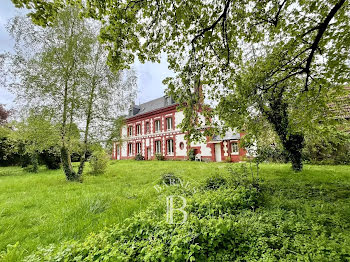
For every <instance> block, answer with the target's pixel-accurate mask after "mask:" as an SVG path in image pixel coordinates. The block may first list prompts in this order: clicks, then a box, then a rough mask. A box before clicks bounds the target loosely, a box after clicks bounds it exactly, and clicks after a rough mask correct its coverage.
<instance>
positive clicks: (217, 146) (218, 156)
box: [215, 143, 221, 162]
mask: <svg viewBox="0 0 350 262" xmlns="http://www.w3.org/2000/svg"><path fill="white" fill-rule="evenodd" d="M215 161H216V162H221V144H220V143H217V144H215Z"/></svg>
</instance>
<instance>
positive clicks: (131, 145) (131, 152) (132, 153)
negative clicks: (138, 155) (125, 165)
mask: <svg viewBox="0 0 350 262" xmlns="http://www.w3.org/2000/svg"><path fill="white" fill-rule="evenodd" d="M128 147H129V148H128V150H129V156H133V155H134V145H133V143H129V145H128Z"/></svg>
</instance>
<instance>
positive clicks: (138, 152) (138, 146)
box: [136, 142, 142, 154]
mask: <svg viewBox="0 0 350 262" xmlns="http://www.w3.org/2000/svg"><path fill="white" fill-rule="evenodd" d="M141 153H142V146H141V143H140V142H138V143H136V154H141Z"/></svg>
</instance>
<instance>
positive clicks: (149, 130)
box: [145, 121, 151, 134]
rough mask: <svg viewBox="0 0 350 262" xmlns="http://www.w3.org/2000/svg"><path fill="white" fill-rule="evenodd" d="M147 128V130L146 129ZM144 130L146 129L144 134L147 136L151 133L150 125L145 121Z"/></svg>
mask: <svg viewBox="0 0 350 262" xmlns="http://www.w3.org/2000/svg"><path fill="white" fill-rule="evenodd" d="M147 127H148V128H147ZM145 129H146V131H145V132H146V134H149V133H151V125H150V123H149V122H148V121H147V122H146V124H145Z"/></svg>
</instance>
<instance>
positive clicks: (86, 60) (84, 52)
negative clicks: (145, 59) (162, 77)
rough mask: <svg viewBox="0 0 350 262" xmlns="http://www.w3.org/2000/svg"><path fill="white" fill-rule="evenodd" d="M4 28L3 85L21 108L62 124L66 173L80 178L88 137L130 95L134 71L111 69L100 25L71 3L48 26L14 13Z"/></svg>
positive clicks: (109, 119)
mask: <svg viewBox="0 0 350 262" xmlns="http://www.w3.org/2000/svg"><path fill="white" fill-rule="evenodd" d="M8 29H9V32H10V33H11V35H12V36H13V37H14V39H15V42H16V44H15V48H14V49H15V54H13V55H11V56H10V58H9V59H10V60H11V65H10V66H9V67H8V68H9V69H10V72H9V73H11V75H12V77H11V81H10V82H8V84H7V86H8V88H9V90H10V91H13V92H15V93H16V95H17V105H21V108H22V109H25V110H28V109H29V108H30V109H38V110H40V109H42V108H45V109H47V110H51V112H52V116H53V121H54V122H56V123H59V124H60V136H61V139H60V140H61V142H60V143H61V144H60V147H61V149H60V151H61V160H62V165H63V170H64V173H65V175H66V178H67V180H69V181H81V179H82V174H83V170H84V164H85V162H86V151H87V148H88V144H89V142H90V139H91V138H92V137H93V134H94V133H95V134H96V133H100V134H101V133H102V134H103V128H104V127H105V126H107V125H108V123H109V122H112V121H113V119H115V118H116V117H117V116H118V114H120V113H121V112H123V110H124V109H125V108H126V107H127V106H128V104H129V101H131V100H133V98H134V96H135V87H136V77H135V74H134V72H133V71H132V70H129V71H111V70H110V68H109V67H108V66H107V64H106V61H107V52H106V50H105V47H104V46H103V45H102V44H100V43H99V41H98V39H97V32H98V31H99V30H98V25H96V23H92V22H91V21H87V20H86V19H82V18H81V17H80V16H79V13H78V9H77V8H76V7H74V6H68V7H66V8H64V9H62V10H61V11H60V12H59V13H57V14H56V15H55V17H54V19H52V23H51V24H50V26H46V27H41V26H38V25H35V24H34V23H32V21H31V20H30V19H28V18H23V17H22V18H21V17H16V18H15V19H14V20H13V21H12V22H10V24H9V26H8ZM74 125H78V126H79V128H80V130H81V137H82V143H83V149H82V152H81V160H80V164H79V168H78V170H74V169H73V166H72V163H71V156H70V154H71V153H70V152H71V151H70V137H71V136H70V135H69V133H70V132H71V131H72V129H73V128H74Z"/></svg>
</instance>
